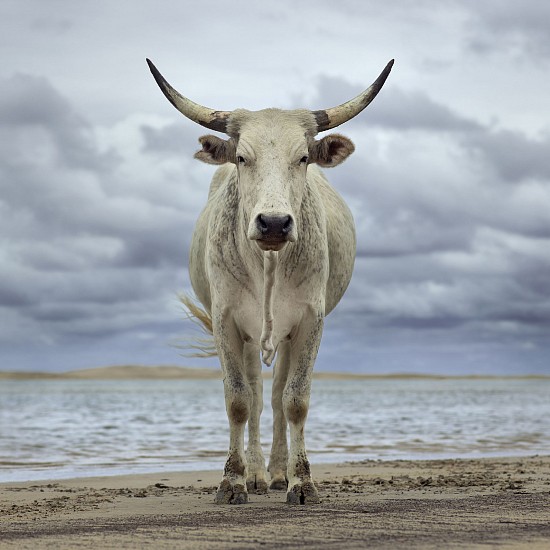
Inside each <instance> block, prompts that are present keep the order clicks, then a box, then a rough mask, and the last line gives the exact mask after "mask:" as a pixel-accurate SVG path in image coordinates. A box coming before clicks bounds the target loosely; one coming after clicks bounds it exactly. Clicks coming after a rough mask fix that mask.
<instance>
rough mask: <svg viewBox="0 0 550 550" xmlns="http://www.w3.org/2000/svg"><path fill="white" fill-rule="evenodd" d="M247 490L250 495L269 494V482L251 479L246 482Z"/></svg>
mask: <svg viewBox="0 0 550 550" xmlns="http://www.w3.org/2000/svg"><path fill="white" fill-rule="evenodd" d="M246 489H247V490H248V492H249V493H256V494H257V495H266V494H267V482H266V481H263V480H256V479H251V480H249V481H247V482H246Z"/></svg>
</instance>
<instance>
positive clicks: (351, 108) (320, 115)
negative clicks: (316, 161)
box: [313, 59, 393, 132]
mask: <svg viewBox="0 0 550 550" xmlns="http://www.w3.org/2000/svg"><path fill="white" fill-rule="evenodd" d="M392 67H393V59H392V60H391V61H390V62H389V63H388V64H387V65H386V68H385V69H384V70H383V71H382V72H381V73H380V76H379V77H378V78H377V79H376V80H375V81H374V82H373V83H372V84H371V85H370V86H369V87H368V88H367V89H366V90H365V91H364V92H363V93H361V94H359V95H358V96H357V97H354V98H353V99H350V100H349V101H348V102H346V103H342V105H338V107H332V109H325V110H322V111H313V115H314V116H315V119H316V120H317V131H318V132H323V131H324V130H330V129H331V128H336V126H340V124H343V123H344V122H347V121H348V120H350V119H352V118H353V117H354V116H356V115H358V114H359V113H360V112H361V111H362V110H363V109H364V108H365V107H366V106H367V105H368V104H369V103H370V102H371V101H372V100H373V99H374V98H375V97H376V95H377V94H378V92H379V91H380V90H381V89H382V86H383V85H384V82H386V78H388V75H389V74H390V71H391V68H392Z"/></svg>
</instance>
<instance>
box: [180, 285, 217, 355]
mask: <svg viewBox="0 0 550 550" xmlns="http://www.w3.org/2000/svg"><path fill="white" fill-rule="evenodd" d="M179 299H180V302H181V303H182V305H183V311H184V312H185V316H186V318H187V319H189V320H190V321H192V322H193V323H195V325H197V326H198V327H199V328H200V330H201V331H202V332H203V333H204V334H205V335H206V336H202V337H194V338H188V339H186V340H184V342H183V344H182V345H180V346H179V347H180V348H182V349H184V350H186V353H185V355H186V356H187V357H216V356H217V355H218V352H217V351H216V346H215V345H214V338H213V334H214V333H213V331H212V317H211V316H210V314H209V313H208V311H206V310H205V309H203V308H202V307H200V306H199V305H198V304H197V301H196V300H195V299H193V298H192V297H191V296H189V295H188V294H180V295H179Z"/></svg>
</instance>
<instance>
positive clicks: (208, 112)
mask: <svg viewBox="0 0 550 550" xmlns="http://www.w3.org/2000/svg"><path fill="white" fill-rule="evenodd" d="M147 64H148V65H149V69H150V70H151V73H153V76H154V77H155V80H156V81H157V84H158V85H159V88H160V89H161V90H162V93H163V94H164V95H165V96H166V97H167V99H168V101H169V102H170V103H171V104H172V105H173V106H174V107H175V108H176V109H177V110H178V111H179V112H180V113H182V114H183V115H185V116H186V117H187V118H189V119H190V120H192V121H193V122H197V123H198V124H200V125H201V126H204V127H205V128H209V129H210V130H215V131H216V132H223V133H226V129H227V119H228V118H229V116H230V115H231V111H216V110H215V109H209V108H208V107H203V106H202V105H199V104H198V103H195V102H193V101H191V100H190V99H187V98H186V97H184V96H182V95H181V94H180V93H179V92H178V91H177V90H175V89H174V88H172V86H170V84H168V82H166V80H165V78H164V77H163V76H162V75H161V74H160V72H159V70H158V69H157V68H156V67H155V66H154V65H153V63H152V62H151V61H150V60H149V59H147Z"/></svg>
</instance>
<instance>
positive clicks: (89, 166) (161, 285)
mask: <svg viewBox="0 0 550 550" xmlns="http://www.w3.org/2000/svg"><path fill="white" fill-rule="evenodd" d="M0 86H1V88H2V90H3V92H4V91H5V93H2V94H1V95H0V134H1V135H2V143H3V144H5V146H3V147H2V149H1V150H0V185H1V193H0V213H1V214H2V215H1V216H0V231H1V234H2V250H1V251H2V265H1V267H0V270H1V272H2V275H1V277H0V315H1V316H2V318H3V321H2V326H3V327H6V328H5V329H4V330H3V332H2V334H0V340H2V341H3V342H4V343H8V342H12V343H13V342H15V341H21V340H25V339H26V338H27V337H28V334H30V333H32V334H34V335H35V338H36V339H38V340H43V341H44V342H58V343H60V342H64V343H67V342H70V340H71V337H72V336H74V335H78V334H82V335H87V336H88V337H91V335H93V334H96V337H97V338H101V337H102V336H101V335H104V336H105V335H108V334H110V335H111V337H115V336H116V334H117V333H125V332H127V331H129V330H137V329H138V328H139V327H141V326H143V325H144V324H147V323H149V324H152V323H153V321H155V322H158V323H159V325H161V324H162V323H163V322H165V320H164V316H165V315H167V309H166V307H167V304H170V303H175V302H176V291H177V290H179V289H181V288H183V286H184V278H183V273H182V272H183V267H184V265H185V258H186V256H187V246H188V241H189V240H190V233H191V227H192V219H191V212H193V216H194V215H195V212H194V211H195V208H194V205H192V204H187V206H186V201H187V202H188V201H189V198H190V197H191V198H192V197H193V194H192V193H191V194H190V193H187V194H185V192H183V191H184V189H185V186H186V185H189V184H191V182H192V181H193V176H192V175H190V181H187V182H183V189H180V193H179V194H174V195H173V196H171V195H170V189H175V188H177V187H179V185H178V182H175V181H171V180H168V181H164V180H163V172H166V171H167V170H166V167H165V166H164V165H163V163H162V162H161V161H159V160H158V158H155V157H151V159H150V160H151V166H155V165H160V166H161V168H160V169H159V170H155V168H151V174H150V176H147V175H146V174H142V173H140V172H139V168H135V167H134V164H138V162H139V160H140V156H141V155H147V154H148V153H147V147H140V146H138V147H137V149H136V151H135V154H136V155H137V156H136V157H132V156H131V155H130V156H128V155H129V153H128V150H124V149H123V148H120V147H118V150H117V146H113V145H109V146H108V147H106V146H105V145H102V144H101V143H100V140H99V138H98V136H97V133H96V131H95V129H94V128H93V127H92V126H91V124H90V123H89V122H88V121H87V120H86V118H85V117H83V116H81V115H80V114H79V113H78V112H77V111H76V109H75V108H74V106H73V105H72V104H71V102H69V101H68V100H67V99H66V98H65V97H64V96H63V95H62V94H60V93H59V92H58V91H57V90H56V89H55V88H54V87H53V86H52V85H51V84H50V83H49V82H48V81H47V80H46V79H44V78H35V77H29V76H16V77H13V78H10V79H4V80H3V81H2V82H1V83H0ZM134 126H135V127H133V128H128V130H126V131H124V132H123V133H122V136H123V137H124V136H126V137H127V136H130V135H132V132H133V135H134V139H136V140H138V142H139V139H140V138H143V135H142V134H141V131H140V124H139V123H136V124H135V125H134ZM158 134H159V132H158V131H157V134H155V135H158ZM149 135H152V133H151V132H150V133H149ZM180 137H181V136H180ZM125 139H126V138H125ZM173 139H176V140H177V139H179V138H176V137H174V138H173ZM149 143H150V142H149ZM172 164H173V163H172ZM173 179H175V178H173ZM205 192H206V191H205ZM185 235H188V236H189V237H188V238H187V239H186V238H185ZM178 275H179V277H181V280H180V281H178V279H179V277H178ZM153 303H156V308H153V307H152V304H153ZM163 304H164V306H163ZM174 309H175V308H174ZM171 319H173V325H174V326H177V321H178V317H177V314H175V315H173V317H172V318H171ZM7 327H9V330H7ZM71 335H72V336H71Z"/></svg>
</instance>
